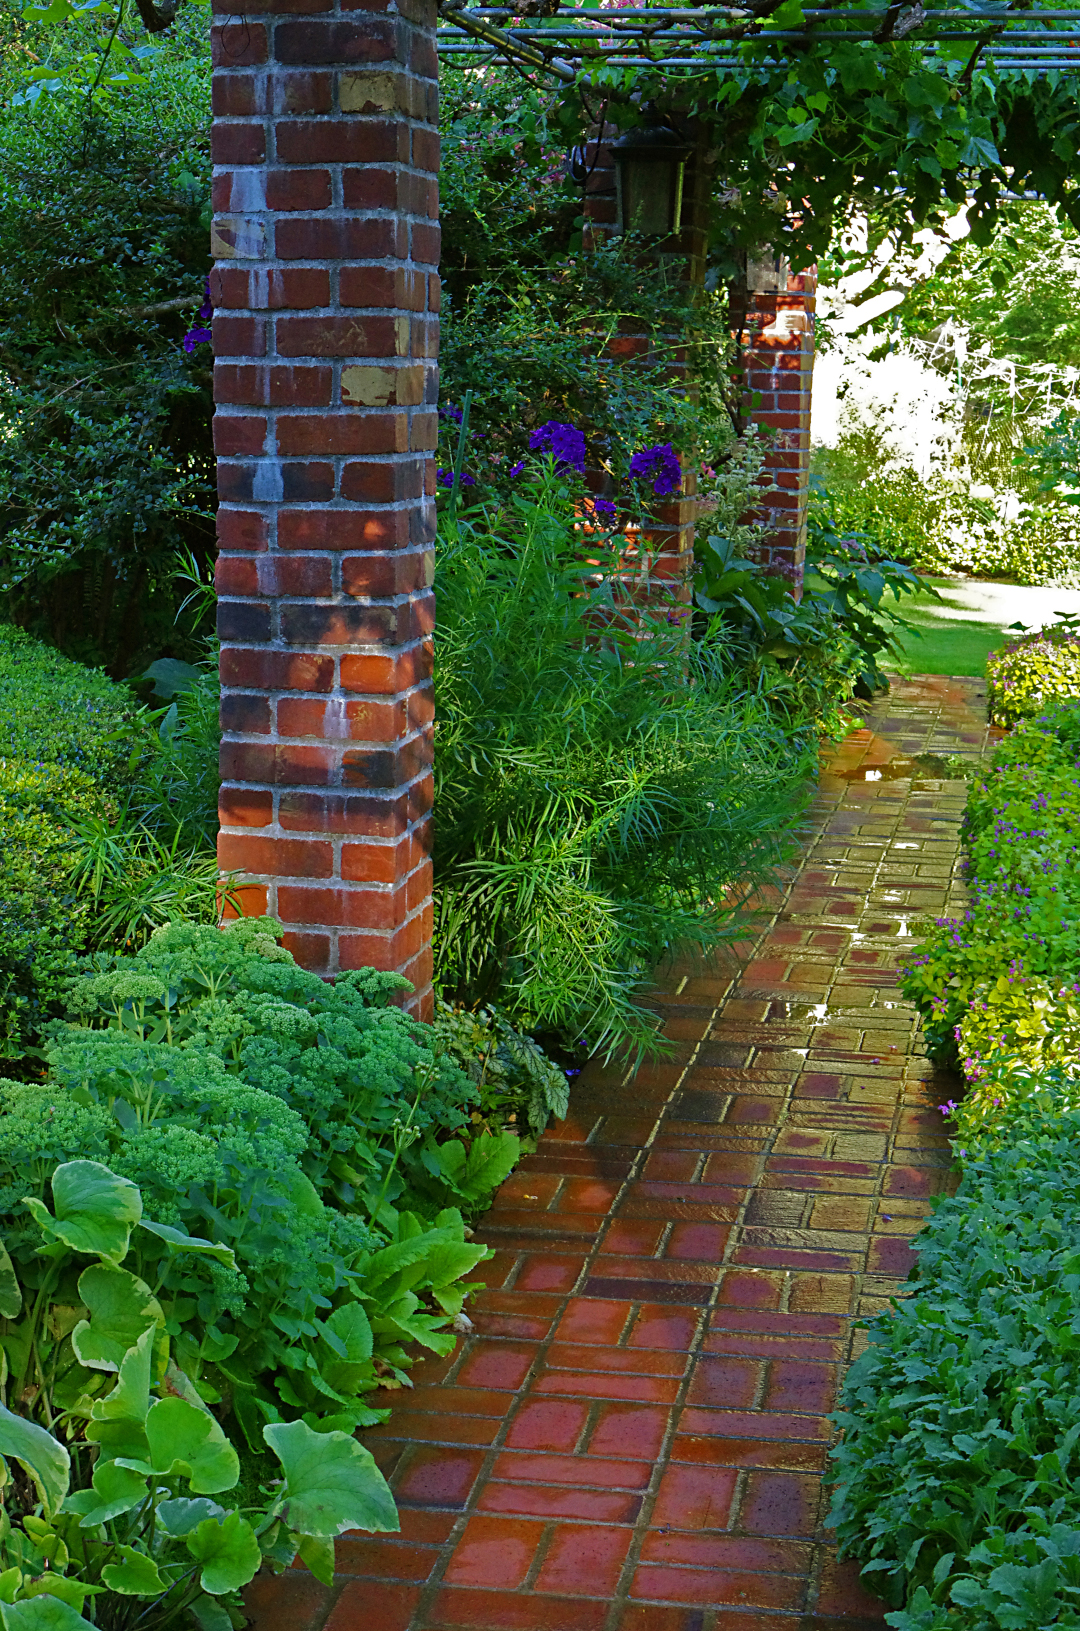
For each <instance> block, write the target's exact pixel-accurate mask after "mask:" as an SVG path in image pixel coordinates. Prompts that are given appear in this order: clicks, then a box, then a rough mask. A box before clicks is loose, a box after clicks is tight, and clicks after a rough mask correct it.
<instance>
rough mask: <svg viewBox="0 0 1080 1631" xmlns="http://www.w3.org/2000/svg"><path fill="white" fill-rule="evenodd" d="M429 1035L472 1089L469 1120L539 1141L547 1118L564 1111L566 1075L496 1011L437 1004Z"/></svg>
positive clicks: (567, 1098) (567, 1093)
mask: <svg viewBox="0 0 1080 1631" xmlns="http://www.w3.org/2000/svg"><path fill="white" fill-rule="evenodd" d="M435 1035H436V1036H437V1038H438V1041H439V1045H440V1046H441V1047H443V1048H444V1049H445V1050H446V1052H447V1053H448V1054H449V1055H450V1056H451V1058H453V1059H454V1060H455V1061H456V1063H457V1064H458V1065H459V1066H460V1068H461V1069H462V1070H463V1071H464V1072H465V1074H466V1075H467V1076H468V1078H469V1080H470V1081H471V1082H472V1083H473V1084H474V1085H475V1087H476V1090H477V1094H478V1098H477V1107H476V1110H475V1111H474V1112H473V1114H474V1116H480V1117H481V1118H491V1119H493V1120H494V1121H496V1122H497V1123H499V1124H500V1125H515V1124H516V1125H517V1126H518V1127H520V1128H522V1129H525V1130H526V1131H527V1132H528V1133H530V1134H531V1135H532V1136H533V1137H534V1138H539V1137H540V1134H541V1133H542V1132H543V1131H544V1129H545V1127H546V1126H547V1124H548V1121H549V1120H550V1118H551V1117H552V1116H555V1117H556V1118H557V1119H558V1120H560V1121H561V1120H562V1119H563V1118H564V1117H565V1115H566V1112H567V1109H568V1108H569V1103H570V1084H569V1083H568V1081H567V1079H566V1075H565V1073H564V1072H563V1071H561V1070H560V1069H559V1067H558V1065H555V1064H553V1063H552V1062H551V1060H550V1059H549V1058H548V1057H547V1055H546V1054H545V1053H544V1051H543V1049H542V1048H540V1047H538V1046H537V1044H536V1043H535V1042H534V1041H533V1039H532V1037H531V1036H525V1035H523V1033H522V1032H521V1031H519V1030H517V1029H516V1028H515V1027H514V1026H513V1025H512V1024H511V1023H510V1021H509V1019H508V1018H507V1017H506V1015H505V1014H504V1013H502V1012H501V1010H499V1009H498V1008H494V1009H492V1008H464V1007H454V1006H453V1005H452V1004H450V1003H448V1002H441V1001H440V1002H439V1003H438V1004H437V1007H436V1011H435Z"/></svg>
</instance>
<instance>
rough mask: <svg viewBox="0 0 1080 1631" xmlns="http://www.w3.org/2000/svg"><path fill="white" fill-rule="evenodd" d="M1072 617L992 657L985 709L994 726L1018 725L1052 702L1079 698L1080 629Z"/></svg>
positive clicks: (1025, 636)
mask: <svg viewBox="0 0 1080 1631" xmlns="http://www.w3.org/2000/svg"><path fill="white" fill-rule="evenodd" d="M1074 623H1075V619H1072V618H1069V619H1067V620H1063V621H1062V622H1061V623H1055V624H1052V625H1051V626H1050V627H1049V628H1046V629H1039V630H1038V631H1037V632H1036V633H1034V634H1026V635H1024V636H1022V637H1021V639H1019V640H1014V641H1012V643H1011V644H1010V645H1008V646H1006V647H1005V649H1004V651H1001V652H991V654H990V656H989V658H988V659H987V664H986V678H987V707H988V709H989V712H990V720H991V723H992V724H994V725H1015V724H1016V722H1017V720H1019V719H1030V718H1031V717H1032V716H1033V715H1035V714H1039V713H1041V712H1042V711H1043V709H1044V708H1045V707H1046V706H1047V705H1048V704H1050V703H1053V702H1056V701H1059V700H1061V699H1062V698H1066V697H1075V698H1077V699H1080V630H1078V629H1077V628H1076V627H1075V626H1074Z"/></svg>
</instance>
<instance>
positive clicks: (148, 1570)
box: [101, 1546, 169, 1597]
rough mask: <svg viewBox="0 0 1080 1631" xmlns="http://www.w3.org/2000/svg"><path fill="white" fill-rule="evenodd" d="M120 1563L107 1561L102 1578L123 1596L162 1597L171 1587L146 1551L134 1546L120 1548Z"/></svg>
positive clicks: (111, 1588) (111, 1589)
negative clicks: (140, 1550) (139, 1550)
mask: <svg viewBox="0 0 1080 1631" xmlns="http://www.w3.org/2000/svg"><path fill="white" fill-rule="evenodd" d="M118 1550H119V1553H120V1556H121V1558H122V1559H123V1561H122V1562H120V1563H106V1565H105V1567H104V1568H103V1569H102V1571H101V1578H102V1580H103V1581H104V1583H105V1585H106V1586H108V1588H109V1590H110V1591H115V1592H118V1593H119V1594H120V1596H121V1597H160V1596H163V1595H164V1593H165V1592H167V1591H168V1589H169V1582H168V1580H165V1579H163V1578H162V1576H161V1575H160V1574H159V1573H158V1566H157V1564H156V1563H155V1562H154V1560H153V1558H152V1557H147V1555H146V1553H145V1552H137V1551H136V1550H135V1548H134V1546H121V1547H119V1548H118Z"/></svg>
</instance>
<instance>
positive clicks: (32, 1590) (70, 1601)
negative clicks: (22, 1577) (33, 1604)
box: [22, 1570, 103, 1614]
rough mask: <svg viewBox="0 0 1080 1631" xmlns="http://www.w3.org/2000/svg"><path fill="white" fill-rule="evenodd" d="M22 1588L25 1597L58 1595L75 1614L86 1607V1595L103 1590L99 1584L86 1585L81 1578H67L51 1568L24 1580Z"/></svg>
mask: <svg viewBox="0 0 1080 1631" xmlns="http://www.w3.org/2000/svg"><path fill="white" fill-rule="evenodd" d="M22 1589H23V1595H24V1596H26V1597H59V1599H60V1601H61V1602H62V1603H67V1605H68V1607H69V1608H73V1609H74V1610H75V1611H76V1613H77V1614H81V1613H82V1611H83V1609H84V1608H85V1607H86V1599H87V1598H88V1597H97V1596H98V1595H99V1594H100V1593H101V1591H102V1590H103V1588H102V1587H101V1586H86V1585H84V1584H83V1583H82V1581H81V1580H69V1579H68V1577H67V1576H66V1575H63V1574H56V1573H54V1572H53V1571H52V1570H50V1571H49V1573H48V1574H43V1575H41V1576H39V1578H38V1579H37V1580H26V1581H24V1582H23V1588H22Z"/></svg>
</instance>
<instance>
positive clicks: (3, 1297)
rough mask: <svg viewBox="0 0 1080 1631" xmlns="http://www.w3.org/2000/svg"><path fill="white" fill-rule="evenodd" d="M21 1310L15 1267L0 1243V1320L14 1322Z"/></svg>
mask: <svg viewBox="0 0 1080 1631" xmlns="http://www.w3.org/2000/svg"><path fill="white" fill-rule="evenodd" d="M21 1308H22V1292H21V1291H20V1289H19V1282H18V1279H17V1278H16V1275H15V1265H14V1264H13V1263H12V1261H11V1258H10V1257H9V1256H8V1251H7V1247H6V1246H5V1245H3V1243H2V1242H0V1318H3V1319H6V1320H14V1319H18V1317H19V1310H20V1309H21Z"/></svg>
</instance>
